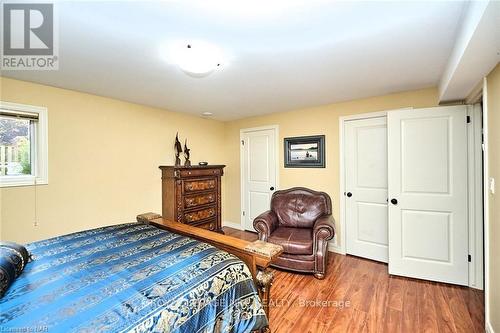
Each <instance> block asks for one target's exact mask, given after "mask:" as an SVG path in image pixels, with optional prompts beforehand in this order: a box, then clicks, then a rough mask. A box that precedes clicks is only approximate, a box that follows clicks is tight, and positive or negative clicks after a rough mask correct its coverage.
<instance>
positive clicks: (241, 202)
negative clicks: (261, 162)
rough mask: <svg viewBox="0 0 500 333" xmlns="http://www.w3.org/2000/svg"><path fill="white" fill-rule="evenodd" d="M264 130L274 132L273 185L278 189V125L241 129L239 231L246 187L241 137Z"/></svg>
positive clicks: (243, 220)
mask: <svg viewBox="0 0 500 333" xmlns="http://www.w3.org/2000/svg"><path fill="white" fill-rule="evenodd" d="M264 130H273V131H274V136H275V138H276V139H275V140H276V150H275V151H276V168H275V170H276V185H275V190H276V191H277V190H278V189H279V186H280V185H279V183H280V178H279V175H280V153H279V152H280V150H279V148H280V137H279V134H280V133H279V125H267V126H259V127H251V128H242V129H240V143H239V145H240V188H241V191H240V225H241V230H245V216H244V215H243V209H244V208H245V192H246V187H245V169H244V168H245V163H244V162H245V161H244V160H245V158H244V157H245V154H244V152H243V149H244V147H243V144H242V141H243V136H244V134H245V133H249V132H255V131H264Z"/></svg>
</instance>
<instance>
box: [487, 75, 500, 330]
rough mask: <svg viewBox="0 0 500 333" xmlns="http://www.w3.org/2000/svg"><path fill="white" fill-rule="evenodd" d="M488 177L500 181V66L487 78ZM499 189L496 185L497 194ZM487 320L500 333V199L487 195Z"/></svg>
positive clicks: (496, 195) (496, 196)
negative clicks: (488, 286) (488, 288)
mask: <svg viewBox="0 0 500 333" xmlns="http://www.w3.org/2000/svg"><path fill="white" fill-rule="evenodd" d="M487 87H488V90H487V95H488V97H487V99H488V101H487V103H488V105H487V106H488V147H489V177H493V178H495V180H496V183H497V184H498V182H499V181H500V149H499V147H500V131H499V128H500V65H497V66H496V68H495V69H494V70H493V71H492V72H491V73H490V74H489V75H488V77H487ZM498 190H499V186H498V185H497V191H498ZM489 254H490V256H489V258H490V259H489V270H490V272H489V282H490V290H489V292H488V294H489V297H488V299H487V300H486V302H488V303H489V309H490V311H491V313H490V315H489V317H490V322H491V326H492V328H493V330H494V331H495V332H500V283H499V282H498V281H500V199H499V198H498V192H497V194H495V195H492V194H490V195H489Z"/></svg>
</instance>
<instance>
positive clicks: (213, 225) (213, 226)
mask: <svg viewBox="0 0 500 333" xmlns="http://www.w3.org/2000/svg"><path fill="white" fill-rule="evenodd" d="M194 226H196V227H198V228H203V229H206V230H210V231H215V230H217V221H216V220H215V219H212V220H208V221H203V222H200V223H197V224H194Z"/></svg>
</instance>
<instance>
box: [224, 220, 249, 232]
mask: <svg viewBox="0 0 500 333" xmlns="http://www.w3.org/2000/svg"><path fill="white" fill-rule="evenodd" d="M222 226H223V227H230V228H233V229H238V230H245V228H243V226H242V225H241V224H239V223H234V222H231V221H222Z"/></svg>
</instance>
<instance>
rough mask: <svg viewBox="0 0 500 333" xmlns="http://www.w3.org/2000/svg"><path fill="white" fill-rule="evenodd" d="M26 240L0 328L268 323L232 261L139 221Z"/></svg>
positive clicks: (215, 328) (204, 328) (231, 327)
mask: <svg viewBox="0 0 500 333" xmlns="http://www.w3.org/2000/svg"><path fill="white" fill-rule="evenodd" d="M27 248H28V250H29V251H30V252H31V253H32V255H33V257H34V260H33V261H32V262H30V263H29V264H28V265H27V266H26V268H25V269H24V272H23V273H22V274H21V276H20V277H18V278H17V279H16V280H15V281H14V283H13V284H12V286H11V287H10V288H9V290H8V291H7V293H6V294H5V295H4V297H3V298H1V299H0V331H2V332H4V331H5V332H7V331H12V332H14V331H17V332H36V331H42V332H44V331H47V332H189V333H194V332H250V331H252V330H258V329H260V328H263V327H264V326H267V324H268V322H267V318H266V316H265V313H264V310H263V308H262V305H261V303H260V300H259V298H258V295H257V291H256V289H255V286H254V285H253V282H252V276H251V274H250V271H249V270H248V268H247V267H246V265H245V264H244V263H243V262H242V261H241V260H239V259H238V258H236V257H235V256H233V255H231V254H229V253H227V252H224V251H221V250H218V249H217V248H215V247H213V246H211V245H208V244H206V243H202V242H199V241H196V240H194V239H191V238H187V237H183V236H180V235H177V234H174V233H171V232H168V231H165V230H161V229H158V228H156V227H153V226H150V225H147V224H142V223H130V224H122V225H116V226H109V227H103V228H98V229H93V230H87V231H83V232H78V233H74V234H70V235H65V236H60V237H56V238H52V239H47V240H43V241H39V242H35V243H31V244H28V245H27Z"/></svg>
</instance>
